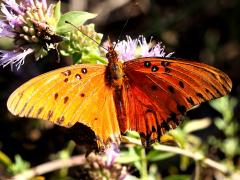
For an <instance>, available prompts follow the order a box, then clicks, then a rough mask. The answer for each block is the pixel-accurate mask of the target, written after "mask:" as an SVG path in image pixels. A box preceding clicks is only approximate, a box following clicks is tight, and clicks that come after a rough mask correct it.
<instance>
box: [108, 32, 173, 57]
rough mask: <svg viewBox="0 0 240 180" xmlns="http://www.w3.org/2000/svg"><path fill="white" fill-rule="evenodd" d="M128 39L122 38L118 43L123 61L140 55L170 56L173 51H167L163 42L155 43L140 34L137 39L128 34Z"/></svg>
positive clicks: (117, 49) (118, 50) (119, 53)
mask: <svg viewBox="0 0 240 180" xmlns="http://www.w3.org/2000/svg"><path fill="white" fill-rule="evenodd" d="M126 38H127V40H122V41H119V42H117V44H116V43H113V44H116V47H115V49H116V51H117V52H118V55H119V59H120V60H122V61H129V60H132V59H135V58H138V57H170V56H171V55H172V54H173V52H171V53H166V52H165V47H164V46H163V45H162V43H157V44H156V45H153V43H152V42H151V40H150V42H149V43H147V40H146V38H145V37H144V36H139V37H138V38H137V39H132V38H131V37H130V36H126Z"/></svg>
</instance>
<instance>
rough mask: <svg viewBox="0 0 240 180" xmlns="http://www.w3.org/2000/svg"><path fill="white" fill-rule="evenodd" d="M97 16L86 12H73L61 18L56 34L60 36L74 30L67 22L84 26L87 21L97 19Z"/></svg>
mask: <svg viewBox="0 0 240 180" xmlns="http://www.w3.org/2000/svg"><path fill="white" fill-rule="evenodd" d="M96 16H97V15H96V14H92V13H88V12H84V11H71V12H68V13H66V14H64V15H62V16H61V18H60V20H59V22H58V24H57V30H56V32H57V33H59V34H64V33H66V32H69V31H71V30H73V29H74V27H73V26H71V25H70V24H67V23H66V22H65V21H69V22H71V23H72V24H74V25H75V26H80V25H83V23H85V22H86V21H87V20H89V19H93V18H95V17H96Z"/></svg>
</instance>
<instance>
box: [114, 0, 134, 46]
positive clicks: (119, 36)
mask: <svg viewBox="0 0 240 180" xmlns="http://www.w3.org/2000/svg"><path fill="white" fill-rule="evenodd" d="M134 6H138V2H137V1H134V5H133V6H132V7H131V8H130V9H129V12H128V14H130V15H131V12H133V11H132V10H133V8H134ZM129 19H130V16H128V18H127V20H126V21H125V23H124V25H123V27H122V29H121V31H120V33H119V35H118V38H117V39H120V38H121V37H122V34H123V31H124V30H125V28H126V26H127V24H128V21H129ZM116 45H117V43H115V44H114V46H113V49H115V47H116Z"/></svg>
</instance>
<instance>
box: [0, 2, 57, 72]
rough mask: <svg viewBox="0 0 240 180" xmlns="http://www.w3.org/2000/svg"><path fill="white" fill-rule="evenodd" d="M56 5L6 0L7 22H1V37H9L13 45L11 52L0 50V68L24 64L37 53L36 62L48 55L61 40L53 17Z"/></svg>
mask: <svg viewBox="0 0 240 180" xmlns="http://www.w3.org/2000/svg"><path fill="white" fill-rule="evenodd" d="M54 7H55V5H53V4H51V5H50V6H49V7H48V6H47V2H46V0H39V1H38V0H24V1H22V2H21V3H19V4H18V3H17V2H16V1H15V0H3V3H1V11H2V13H3V14H4V19H2V20H0V36H1V37H3V36H7V37H9V38H11V39H12V40H13V42H14V49H13V50H12V51H10V50H8V51H0V53H1V55H0V65H2V66H3V67H5V66H6V65H8V64H10V65H11V67H12V68H13V65H16V67H17V69H19V68H20V66H21V65H23V64H24V60H25V59H26V57H27V56H28V55H29V54H31V53H34V55H35V59H36V60H38V59H39V58H42V57H44V56H45V55H47V53H48V51H49V50H50V49H55V48H56V44H57V43H58V42H59V41H60V38H59V36H57V35H56V34H55V26H56V22H57V20H56V19H55V16H54V11H55V9H54Z"/></svg>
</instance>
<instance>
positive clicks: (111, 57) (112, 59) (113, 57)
mask: <svg viewBox="0 0 240 180" xmlns="http://www.w3.org/2000/svg"><path fill="white" fill-rule="evenodd" d="M106 58H107V59H108V62H109V63H116V62H118V54H117V52H116V51H115V50H114V48H113V46H112V44H110V46H109V47H108V52H107V54H106Z"/></svg>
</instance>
